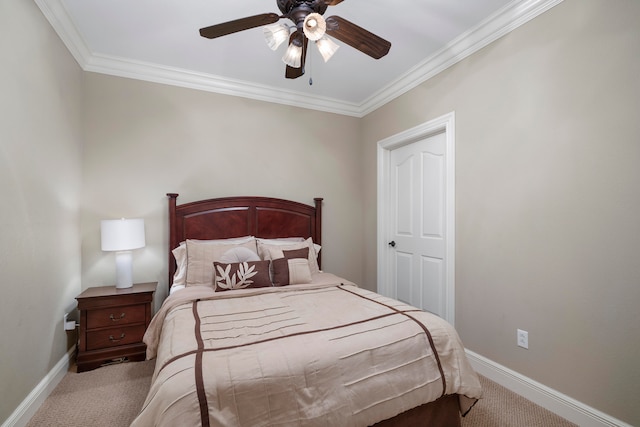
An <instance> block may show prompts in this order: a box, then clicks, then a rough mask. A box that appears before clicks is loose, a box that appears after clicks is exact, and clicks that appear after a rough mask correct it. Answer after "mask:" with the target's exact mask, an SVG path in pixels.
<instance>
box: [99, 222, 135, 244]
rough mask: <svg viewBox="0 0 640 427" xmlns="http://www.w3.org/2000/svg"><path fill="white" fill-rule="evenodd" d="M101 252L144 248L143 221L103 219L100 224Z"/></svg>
mask: <svg viewBox="0 0 640 427" xmlns="http://www.w3.org/2000/svg"><path fill="white" fill-rule="evenodd" d="M100 234H101V241H102V250H103V251H128V250H131V249H139V248H142V247H144V245H145V240H144V219H124V218H122V219H105V220H102V221H101V223H100Z"/></svg>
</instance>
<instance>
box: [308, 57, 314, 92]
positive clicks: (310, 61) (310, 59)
mask: <svg viewBox="0 0 640 427" xmlns="http://www.w3.org/2000/svg"><path fill="white" fill-rule="evenodd" d="M307 56H308V57H309V86H313V58H312V57H313V55H310V54H307Z"/></svg>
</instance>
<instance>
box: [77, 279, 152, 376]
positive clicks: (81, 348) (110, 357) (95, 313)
mask: <svg viewBox="0 0 640 427" xmlns="http://www.w3.org/2000/svg"><path fill="white" fill-rule="evenodd" d="M157 285H158V284H157V283H155V282H153V283H136V284H134V285H133V287H131V288H125V289H117V288H116V287H115V286H100V287H95V288H88V289H86V290H85V291H84V292H82V293H81V294H80V295H78V296H77V297H76V299H77V300H78V310H80V331H79V338H78V357H77V365H78V372H84V371H88V370H90V369H95V368H97V367H99V366H101V365H102V364H104V363H112V362H113V361H115V360H117V361H126V360H137V361H140V360H144V359H145V357H146V345H145V344H144V342H143V341H142V338H143V337H144V332H145V331H146V329H147V326H149V322H151V316H152V315H153V294H154V292H155V290H156V287H157Z"/></svg>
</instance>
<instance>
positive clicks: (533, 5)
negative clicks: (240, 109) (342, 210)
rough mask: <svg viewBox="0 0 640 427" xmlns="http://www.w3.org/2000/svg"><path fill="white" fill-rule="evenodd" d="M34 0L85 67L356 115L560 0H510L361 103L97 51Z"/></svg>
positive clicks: (57, 6) (48, 5)
mask: <svg viewBox="0 0 640 427" xmlns="http://www.w3.org/2000/svg"><path fill="white" fill-rule="evenodd" d="M34 1H35V3H36V4H37V5H38V7H39V8H40V10H41V11H42V13H43V15H44V16H45V18H46V19H47V20H48V21H49V23H50V24H51V26H52V27H53V29H54V30H55V32H56V33H57V34H58V36H59V37H60V39H61V40H62V42H63V43H64V44H65V46H66V47H67V49H68V50H69V52H70V53H71V55H72V56H73V57H74V58H75V60H76V62H78V64H79V65H80V67H81V68H82V69H83V70H84V71H89V72H95V73H101V74H107V75H113V76H118V77H126V78H131V79H137V80H143V81H149V82H154V83H161V84H167V85H173V86H179V87H185V88H190V89H196V90H202V91H208V92H214V93H219V94H224V95H231V96H240V97H244V98H249V99H254V100H259V101H265V102H272V103H277V104H283V105H289V106H295V107H302V108H307V109H312V110H318V111H324V112H330V113H335V114H341V115H346V116H352V117H359V118H360V117H364V116H366V115H367V114H369V113H371V112H373V111H375V110H376V109H378V108H380V107H381V106H383V105H385V104H387V103H388V102H390V101H392V100H394V99H395V98H397V97H399V96H400V95H403V94H404V93H406V92H408V91H409V90H411V89H413V88H415V87H416V86H418V85H420V84H421V83H424V82H425V81H427V80H429V79H430V78H432V77H433V76H435V75H437V74H439V73H441V72H442V71H444V70H446V69H447V68H449V67H451V66H452V65H454V64H456V63H458V62H460V61H462V60H463V59H465V58H467V57H468V56H470V55H472V54H473V53H475V52H477V51H478V50H480V49H482V48H483V47H485V46H486V45H488V44H489V43H491V42H493V41H495V40H497V39H499V38H500V37H502V36H504V35H505V34H508V33H509V32H511V31H513V30H515V29H516V28H518V27H519V26H521V25H523V24H525V23H527V22H529V21H530V20H532V19H533V18H535V17H537V16H538V15H540V14H542V13H544V12H546V11H547V10H549V9H551V8H552V7H554V6H556V5H557V4H559V3H561V2H562V1H563V0H514V1H513V2H511V3H509V4H508V5H507V6H505V7H504V8H502V9H500V10H499V11H498V12H496V13H494V14H493V15H491V16H490V17H488V18H487V19H485V20H484V21H483V22H481V23H480V24H479V25H477V26H476V27H474V28H472V29H470V30H469V31H467V32H466V33H464V34H462V35H460V36H459V37H458V38H456V39H455V40H453V41H452V42H451V43H449V44H448V45H447V46H445V47H444V48H442V49H441V50H440V51H438V52H436V53H435V54H434V55H432V56H431V57H429V58H427V59H425V60H424V61H422V62H421V63H420V64H418V65H416V66H415V67H413V68H412V69H411V70H409V71H408V72H407V73H405V74H404V75H402V76H401V77H400V78H398V79H396V80H395V81H393V82H391V83H390V84H389V85H387V86H385V87H383V88H382V89H380V90H379V91H377V92H376V93H374V94H373V95H372V96H370V97H369V98H368V99H366V100H365V101H364V102H362V103H360V104H357V103H348V102H344V101H341V100H337V99H332V98H326V97H320V96H315V95H310V94H302V93H300V92H295V91H286V90H282V89H280V88H273V87H270V86H266V85H257V84H255V83H250V82H246V81H240V80H234V79H228V78H223V77H220V76H215V75H211V74H205V73H196V72H193V71H189V70H184V69H179V68H172V67H167V66H163V65H158V64H152V63H146V62H141V61H135V60H131V59H127V58H119V57H115V56H108V55H102V54H97V53H94V52H91V51H90V49H89V48H88V46H87V45H86V43H85V42H84V40H83V38H82V36H81V34H80V33H79V32H78V30H77V29H76V27H75V26H74V25H73V21H72V20H71V17H70V16H69V13H68V12H67V10H66V9H65V7H64V5H63V4H62V0H34Z"/></svg>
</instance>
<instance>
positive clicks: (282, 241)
mask: <svg viewBox="0 0 640 427" xmlns="http://www.w3.org/2000/svg"><path fill="white" fill-rule="evenodd" d="M256 242H260V243H264V244H266V245H290V244H291V243H299V242H304V237H278V238H277V239H263V238H261V237H256Z"/></svg>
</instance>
